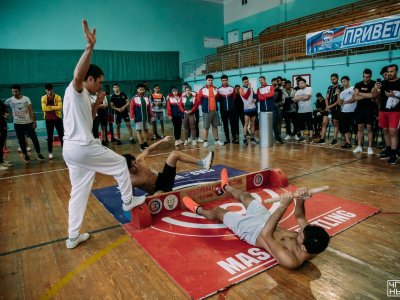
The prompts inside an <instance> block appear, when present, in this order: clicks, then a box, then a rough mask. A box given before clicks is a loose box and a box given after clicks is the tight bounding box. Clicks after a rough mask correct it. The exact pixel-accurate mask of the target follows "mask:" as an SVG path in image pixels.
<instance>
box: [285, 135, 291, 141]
mask: <svg viewBox="0 0 400 300" xmlns="http://www.w3.org/2000/svg"><path fill="white" fill-rule="evenodd" d="M290 139H292V137H291V136H290V135H287V136H285V138H284V140H285V141H288V140H290Z"/></svg>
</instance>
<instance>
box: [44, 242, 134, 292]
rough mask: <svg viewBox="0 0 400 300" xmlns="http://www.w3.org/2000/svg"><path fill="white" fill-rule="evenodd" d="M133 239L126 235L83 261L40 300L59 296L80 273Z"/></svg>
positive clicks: (54, 284) (53, 285)
mask: <svg viewBox="0 0 400 300" xmlns="http://www.w3.org/2000/svg"><path fill="white" fill-rule="evenodd" d="M130 239H131V237H130V236H129V235H125V236H123V237H121V238H119V239H118V240H116V241H115V242H113V243H112V244H111V245H109V246H107V247H106V248H103V249H101V250H100V251H98V252H96V253H95V254H94V255H92V256H91V257H89V258H88V259H86V260H85V261H83V262H82V263H81V264H80V265H78V266H77V267H76V268H75V269H73V270H72V271H70V272H68V273H67V274H66V275H64V276H63V277H62V278H61V279H60V280H58V281H57V282H55V283H53V284H52V285H51V287H50V288H49V289H48V290H46V291H45V292H44V293H43V294H42V295H41V296H40V297H39V299H40V300H47V299H51V298H52V297H54V296H55V295H57V294H58V292H59V291H60V290H61V289H62V288H64V286H65V285H67V284H68V283H69V282H70V281H71V280H72V279H73V278H74V277H75V276H76V275H78V274H79V273H82V272H83V271H84V270H85V269H87V268H88V267H89V266H91V265H92V264H94V263H95V262H97V261H98V260H99V259H100V258H102V257H103V256H104V255H106V254H107V253H109V252H110V251H112V250H114V248H116V247H118V246H119V245H122V244H123V243H126V242H127V241H129V240H130Z"/></svg>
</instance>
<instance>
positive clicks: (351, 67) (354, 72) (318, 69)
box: [184, 50, 400, 102]
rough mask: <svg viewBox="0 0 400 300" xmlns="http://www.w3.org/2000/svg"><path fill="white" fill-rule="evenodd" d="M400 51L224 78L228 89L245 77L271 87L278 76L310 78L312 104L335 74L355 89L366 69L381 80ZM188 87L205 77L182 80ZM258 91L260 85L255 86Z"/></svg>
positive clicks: (264, 68)
mask: <svg viewBox="0 0 400 300" xmlns="http://www.w3.org/2000/svg"><path fill="white" fill-rule="evenodd" d="M399 59H400V50H395V51H392V52H389V51H384V52H375V53H368V54H358V55H352V56H349V57H348V59H347V58H346V57H335V58H326V59H321V58H320V59H316V60H315V61H314V68H313V64H312V60H311V59H305V60H300V61H293V62H287V63H286V65H284V63H277V64H270V65H263V66H261V67H253V68H243V69H241V70H228V71H226V72H224V74H226V75H228V76H229V83H230V85H232V86H234V85H236V84H240V85H241V84H242V81H241V77H243V76H248V77H249V78H257V84H258V77H259V76H261V75H264V76H265V77H266V79H267V82H268V83H270V82H271V79H272V78H274V77H277V76H281V77H283V78H287V79H289V80H291V81H292V76H293V75H302V74H310V78H311V87H312V89H313V97H312V101H313V102H315V99H316V97H315V94H316V93H318V92H321V93H322V95H323V96H324V97H325V95H326V91H327V88H328V86H329V85H330V84H331V83H330V75H331V74H332V73H338V74H339V79H340V77H342V76H344V75H347V76H349V77H350V82H351V84H352V85H355V84H356V83H357V82H359V81H361V80H362V72H363V70H364V69H365V68H370V69H371V70H372V78H373V79H374V80H375V79H376V78H380V75H379V72H380V70H381V68H382V67H383V66H387V65H389V64H391V63H397V64H398V65H399V66H400V63H399V61H400V60H399ZM222 74H223V73H221V72H218V73H213V75H214V77H215V80H214V84H215V85H216V86H220V85H221V80H220V77H221V75H222ZM184 80H185V81H187V82H188V83H189V84H190V85H192V86H193V85H194V84H200V83H202V84H205V79H204V76H201V77H188V78H184ZM257 87H259V84H258V85H257ZM254 89H256V88H254Z"/></svg>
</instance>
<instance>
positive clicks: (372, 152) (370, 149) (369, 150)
mask: <svg viewBox="0 0 400 300" xmlns="http://www.w3.org/2000/svg"><path fill="white" fill-rule="evenodd" d="M373 154H374V150H373V149H372V147H368V155H373Z"/></svg>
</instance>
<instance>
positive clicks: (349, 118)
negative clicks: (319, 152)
mask: <svg viewBox="0 0 400 300" xmlns="http://www.w3.org/2000/svg"><path fill="white" fill-rule="evenodd" d="M340 80H341V82H342V85H343V88H344V90H343V91H342V92H340V93H339V90H338V91H337V92H336V93H337V95H338V100H339V105H341V106H342V111H341V113H340V117H339V118H340V119H339V130H340V132H341V133H342V135H344V137H345V139H346V143H345V144H344V145H342V148H344V149H346V148H351V141H350V131H351V129H354V126H355V124H354V110H355V109H356V106H357V102H356V100H355V96H354V87H353V86H351V85H350V78H349V77H348V76H343V77H342V78H341V79H340ZM360 148H361V147H360ZM356 149H357V148H356ZM361 151H362V149H361ZM355 153H357V152H355Z"/></svg>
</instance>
